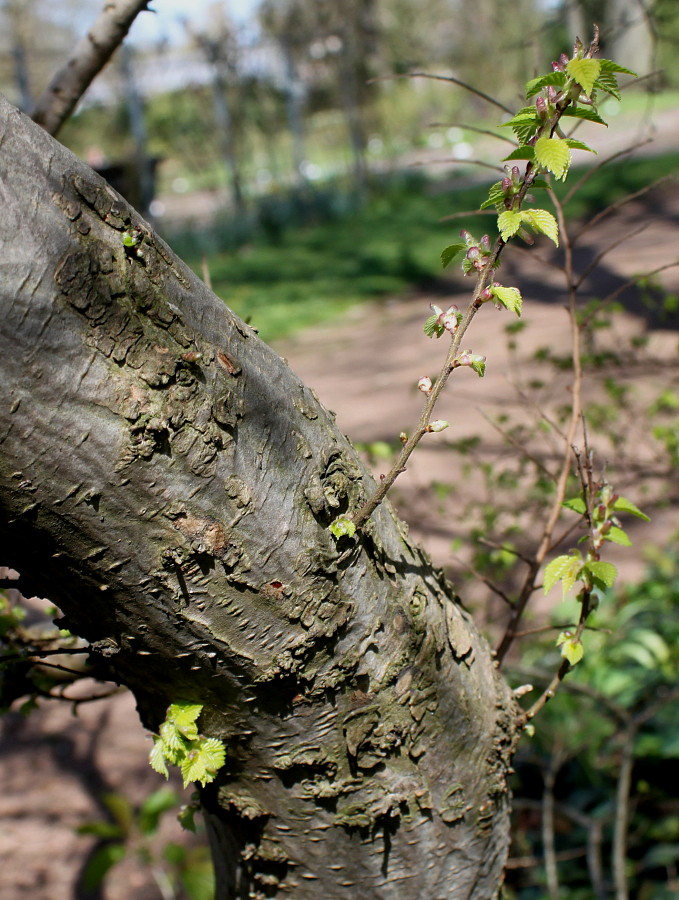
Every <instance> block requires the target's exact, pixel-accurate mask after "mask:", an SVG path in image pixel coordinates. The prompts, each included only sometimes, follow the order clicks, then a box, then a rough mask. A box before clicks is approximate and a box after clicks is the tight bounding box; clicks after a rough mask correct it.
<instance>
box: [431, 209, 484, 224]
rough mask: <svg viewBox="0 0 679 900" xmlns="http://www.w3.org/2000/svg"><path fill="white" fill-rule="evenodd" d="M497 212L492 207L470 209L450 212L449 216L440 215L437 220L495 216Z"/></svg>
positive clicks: (449, 220)
mask: <svg viewBox="0 0 679 900" xmlns="http://www.w3.org/2000/svg"><path fill="white" fill-rule="evenodd" d="M495 215H497V213H496V212H495V210H494V209H470V210H467V211H466V212H458V213H451V215H449V216H442V217H441V218H440V219H439V220H438V221H439V222H452V221H453V219H466V218H467V216H495Z"/></svg>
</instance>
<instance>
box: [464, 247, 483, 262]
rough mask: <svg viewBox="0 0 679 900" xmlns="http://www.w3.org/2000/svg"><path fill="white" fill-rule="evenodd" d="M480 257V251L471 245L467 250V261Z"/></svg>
mask: <svg viewBox="0 0 679 900" xmlns="http://www.w3.org/2000/svg"><path fill="white" fill-rule="evenodd" d="M480 255H481V251H480V250H479V248H478V247H477V246H476V245H473V246H472V247H470V248H469V250H467V259H478V258H479V256H480Z"/></svg>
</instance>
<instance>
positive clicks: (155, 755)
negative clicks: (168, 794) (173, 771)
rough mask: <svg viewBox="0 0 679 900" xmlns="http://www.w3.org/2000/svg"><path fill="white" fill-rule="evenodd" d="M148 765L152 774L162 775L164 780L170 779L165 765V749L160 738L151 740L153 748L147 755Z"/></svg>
mask: <svg viewBox="0 0 679 900" xmlns="http://www.w3.org/2000/svg"><path fill="white" fill-rule="evenodd" d="M149 763H150V764H151V768H152V769H153V771H154V772H158V774H159V775H163V776H165V778H169V777H170V773H169V772H168V770H167V766H166V765H165V748H164V746H163V741H162V740H161V738H157V737H154V738H153V747H152V748H151V752H150V753H149Z"/></svg>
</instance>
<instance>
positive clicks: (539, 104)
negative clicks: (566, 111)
mask: <svg viewBox="0 0 679 900" xmlns="http://www.w3.org/2000/svg"><path fill="white" fill-rule="evenodd" d="M535 108H536V110H537V113H538V115H539V116H540V118H541V119H546V118H547V114H548V112H549V110H548V109H547V103H546V101H545V98H544V97H538V98H537V99H536V101H535Z"/></svg>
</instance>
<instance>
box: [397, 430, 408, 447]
mask: <svg viewBox="0 0 679 900" xmlns="http://www.w3.org/2000/svg"><path fill="white" fill-rule="evenodd" d="M398 439H399V441H400V442H401V443H402V444H405V443H407V441H408V435H407V434H406V433H405V431H402V432H401V433H400V434H399V436H398Z"/></svg>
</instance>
